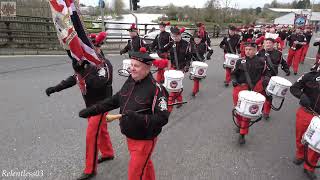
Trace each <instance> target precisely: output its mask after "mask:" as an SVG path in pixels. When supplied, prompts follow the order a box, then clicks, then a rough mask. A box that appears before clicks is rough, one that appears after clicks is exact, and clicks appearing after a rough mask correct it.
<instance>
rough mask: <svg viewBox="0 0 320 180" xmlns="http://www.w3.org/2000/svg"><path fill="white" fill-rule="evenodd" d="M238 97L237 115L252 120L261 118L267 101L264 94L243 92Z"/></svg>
mask: <svg viewBox="0 0 320 180" xmlns="http://www.w3.org/2000/svg"><path fill="white" fill-rule="evenodd" d="M238 97H239V98H238V103H237V106H236V107H235V109H236V112H237V114H239V115H241V116H243V117H246V118H250V119H251V118H257V117H259V116H261V114H262V113H261V112H262V108H263V104H264V102H265V101H266V98H265V97H264V96H263V95H262V94H260V93H257V92H254V91H248V90H243V91H240V92H239V94H238Z"/></svg>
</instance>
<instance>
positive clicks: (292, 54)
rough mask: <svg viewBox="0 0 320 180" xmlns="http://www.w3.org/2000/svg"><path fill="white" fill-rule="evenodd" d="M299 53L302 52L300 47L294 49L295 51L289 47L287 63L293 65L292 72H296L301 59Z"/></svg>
mask: <svg viewBox="0 0 320 180" xmlns="http://www.w3.org/2000/svg"><path fill="white" fill-rule="evenodd" d="M301 53H302V48H300V49H299V50H296V51H294V50H292V49H291V48H289V53H288V58H287V63H288V66H289V67H290V66H291V65H293V72H295V73H298V69H299V63H300V59H301Z"/></svg>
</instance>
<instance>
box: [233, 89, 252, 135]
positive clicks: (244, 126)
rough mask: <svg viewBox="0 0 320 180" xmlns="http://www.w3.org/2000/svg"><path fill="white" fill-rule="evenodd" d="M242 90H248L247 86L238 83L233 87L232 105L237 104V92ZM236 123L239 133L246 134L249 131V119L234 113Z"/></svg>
mask: <svg viewBox="0 0 320 180" xmlns="http://www.w3.org/2000/svg"><path fill="white" fill-rule="evenodd" d="M242 90H248V86H246V85H239V86H236V87H234V88H233V94H232V96H233V105H234V107H236V106H237V102H238V94H239V92H240V91H242ZM236 120H237V124H238V125H239V126H240V134H243V135H246V134H248V133H249V127H248V126H249V121H250V119H248V118H245V117H242V116H240V115H238V114H237V115H236Z"/></svg>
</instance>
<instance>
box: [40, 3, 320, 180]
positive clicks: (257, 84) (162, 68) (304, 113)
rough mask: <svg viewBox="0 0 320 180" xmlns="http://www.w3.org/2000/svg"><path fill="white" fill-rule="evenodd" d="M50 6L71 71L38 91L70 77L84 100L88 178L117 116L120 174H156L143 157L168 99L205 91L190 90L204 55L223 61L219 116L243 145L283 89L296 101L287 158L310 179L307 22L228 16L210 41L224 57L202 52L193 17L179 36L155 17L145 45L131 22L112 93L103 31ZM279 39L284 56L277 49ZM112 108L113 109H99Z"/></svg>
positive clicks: (313, 110) (201, 34)
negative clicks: (234, 20)
mask: <svg viewBox="0 0 320 180" xmlns="http://www.w3.org/2000/svg"><path fill="white" fill-rule="evenodd" d="M62 2H63V3H62ZM50 5H51V9H52V14H53V18H54V20H55V21H54V22H55V27H56V29H57V33H58V37H59V40H60V42H61V44H62V45H63V47H64V48H65V50H66V54H68V56H69V58H70V59H71V60H72V67H70V71H71V72H73V75H72V76H70V77H68V78H67V79H66V80H62V81H61V82H60V83H59V84H57V85H54V86H52V85H48V86H50V87H48V88H47V89H46V90H45V93H46V94H47V95H48V96H50V95H51V94H53V93H57V92H60V91H62V90H64V89H67V88H70V87H72V86H75V85H76V84H78V86H79V89H80V91H81V93H82V95H83V98H84V101H85V104H86V107H83V108H84V109H82V110H81V111H80V112H79V116H80V117H81V118H87V119H88V125H87V131H86V160H85V162H86V163H85V169H84V171H83V174H82V175H80V177H79V178H78V179H81V180H83V179H90V178H92V177H94V176H95V175H96V174H97V165H98V163H102V162H105V161H109V160H113V159H114V157H115V156H114V151H116V150H114V149H113V146H112V142H111V139H110V136H109V132H108V123H111V122H113V121H119V126H120V130H121V133H122V134H123V136H124V138H125V139H126V143H127V147H128V151H129V155H130V159H129V163H128V168H127V172H128V179H129V180H154V179H156V173H155V170H154V166H153V161H152V160H151V159H152V155H153V152H154V150H155V148H156V144H157V142H158V141H161V140H160V139H158V136H159V134H160V133H161V131H162V128H163V127H164V126H165V125H166V124H167V123H168V121H169V119H170V118H169V116H170V113H172V112H173V111H174V110H175V107H176V108H182V107H183V104H185V103H190V102H187V101H186V100H185V99H186V98H183V96H182V94H184V95H186V94H190V96H191V97H192V98H193V99H196V98H197V96H205V94H199V92H200V90H201V88H200V85H201V84H205V83H210V79H207V78H206V73H207V71H210V66H208V63H206V62H207V61H208V60H212V61H221V62H222V61H223V66H222V67H221V68H224V69H225V75H224V76H225V79H224V85H225V88H230V87H229V85H230V84H232V86H233V87H232V88H233V91H232V97H233V102H230V107H231V106H232V107H233V108H230V114H229V115H226V116H229V117H230V121H233V122H234V125H235V126H234V127H235V128H234V131H235V133H238V134H239V136H238V144H239V147H241V148H246V146H245V144H246V141H247V140H249V141H250V139H248V138H247V137H246V136H247V135H248V133H249V128H255V126H254V125H255V124H256V123H259V121H261V120H262V119H264V120H266V121H270V120H275V121H276V119H273V118H272V114H271V110H274V111H281V109H282V107H283V106H285V98H286V95H287V94H288V93H289V92H291V93H292V95H294V96H295V97H296V98H298V99H299V104H300V105H301V106H300V107H299V109H298V110H297V112H296V141H295V142H296V154H295V155H292V156H293V157H294V158H293V163H294V164H296V165H300V164H303V163H304V166H303V168H304V173H305V174H306V176H307V177H308V178H309V179H316V178H317V177H316V174H315V173H314V170H315V168H318V166H317V161H318V158H319V157H320V156H319V153H320V145H319V142H320V130H319V128H320V116H319V114H320V60H319V59H320V53H319V52H320V41H316V42H315V43H314V44H313V45H314V46H319V51H318V54H316V55H315V57H316V61H315V62H314V66H313V67H312V68H311V69H310V72H307V73H305V74H302V73H301V72H300V71H299V66H300V65H301V64H303V63H304V61H305V58H306V54H307V52H308V49H309V44H310V41H311V38H312V35H313V34H312V30H313V29H312V27H311V26H307V25H304V26H299V27H298V26H296V27H291V28H290V30H289V29H288V26H286V25H263V26H262V27H261V28H260V29H254V26H253V25H246V26H241V27H237V26H235V25H231V24H230V25H229V27H228V33H227V35H226V36H225V37H224V38H223V39H222V41H221V42H220V44H219V47H220V48H221V49H222V50H221V51H223V54H224V56H223V57H217V56H214V57H212V55H213V54H214V52H213V50H212V48H211V41H210V37H209V33H208V32H207V31H206V28H205V24H204V23H201V22H199V23H197V24H196V26H197V28H196V29H195V31H194V33H193V34H192V37H191V38H190V40H189V41H187V40H185V39H183V38H182V36H181V35H182V33H183V32H185V28H184V27H178V26H174V25H172V26H171V27H170V32H166V30H165V28H166V27H168V26H170V23H169V22H160V23H159V29H160V33H159V34H158V35H157V36H156V37H155V39H154V40H153V42H152V43H151V44H146V43H145V42H144V41H143V39H142V38H140V36H139V29H138V27H137V24H132V25H131V27H130V28H129V29H128V32H129V34H130V40H128V42H127V44H126V46H125V47H124V48H123V49H122V50H121V51H120V55H123V54H127V53H128V57H129V59H124V60H123V67H122V68H121V69H119V70H118V72H119V75H121V76H125V77H126V78H127V80H126V81H125V83H124V84H123V85H122V87H121V89H120V90H119V91H117V92H113V89H112V83H113V81H112V80H113V76H114V75H116V74H115V73H113V72H114V71H113V69H114V67H113V66H112V64H111V62H110V61H109V60H108V59H107V58H106V57H105V56H104V53H103V52H102V50H101V49H100V47H101V45H102V44H103V42H104V40H105V38H106V37H107V33H106V32H101V33H98V34H88V33H86V31H85V29H84V27H83V26H82V22H81V18H79V15H78V14H77V6H76V5H75V4H74V3H73V1H72V0H70V1H55V0H51V1H50ZM286 47H287V48H288V56H287V58H285V57H284V51H285V50H286ZM279 67H280V68H281V69H282V70H283V71H284V73H285V76H290V75H292V74H293V76H295V77H296V79H297V80H296V82H293V83H291V82H290V81H289V80H287V79H286V77H281V76H279ZM152 69H156V70H155V71H153V70H152ZM291 72H292V73H291ZM298 74H299V75H300V77H298V76H297V75H298ZM187 78H189V79H190V80H191V81H193V89H192V90H190V89H185V88H184V86H183V81H184V79H187ZM57 82H58V80H57ZM200 83H201V84H200ZM183 92H184V93H183ZM230 95H231V94H230ZM192 103H196V102H192ZM118 108H119V109H120V110H119V113H118V114H109V113H108V112H109V111H111V110H114V109H118ZM107 122H108V123H107ZM230 132H231V131H230ZM252 138H254V136H252ZM99 151H100V152H101V156H99V155H98V152H99ZM114 161H116V159H115V160H114Z"/></svg>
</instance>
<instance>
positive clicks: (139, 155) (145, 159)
mask: <svg viewBox="0 0 320 180" xmlns="http://www.w3.org/2000/svg"><path fill="white" fill-rule="evenodd" d="M156 142H157V138H154V139H152V140H135V139H130V138H127V144H128V150H129V154H130V160H129V168H128V180H155V179H156V175H155V171H154V167H153V163H152V160H151V155H152V152H153V150H154V147H155V145H156Z"/></svg>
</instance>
